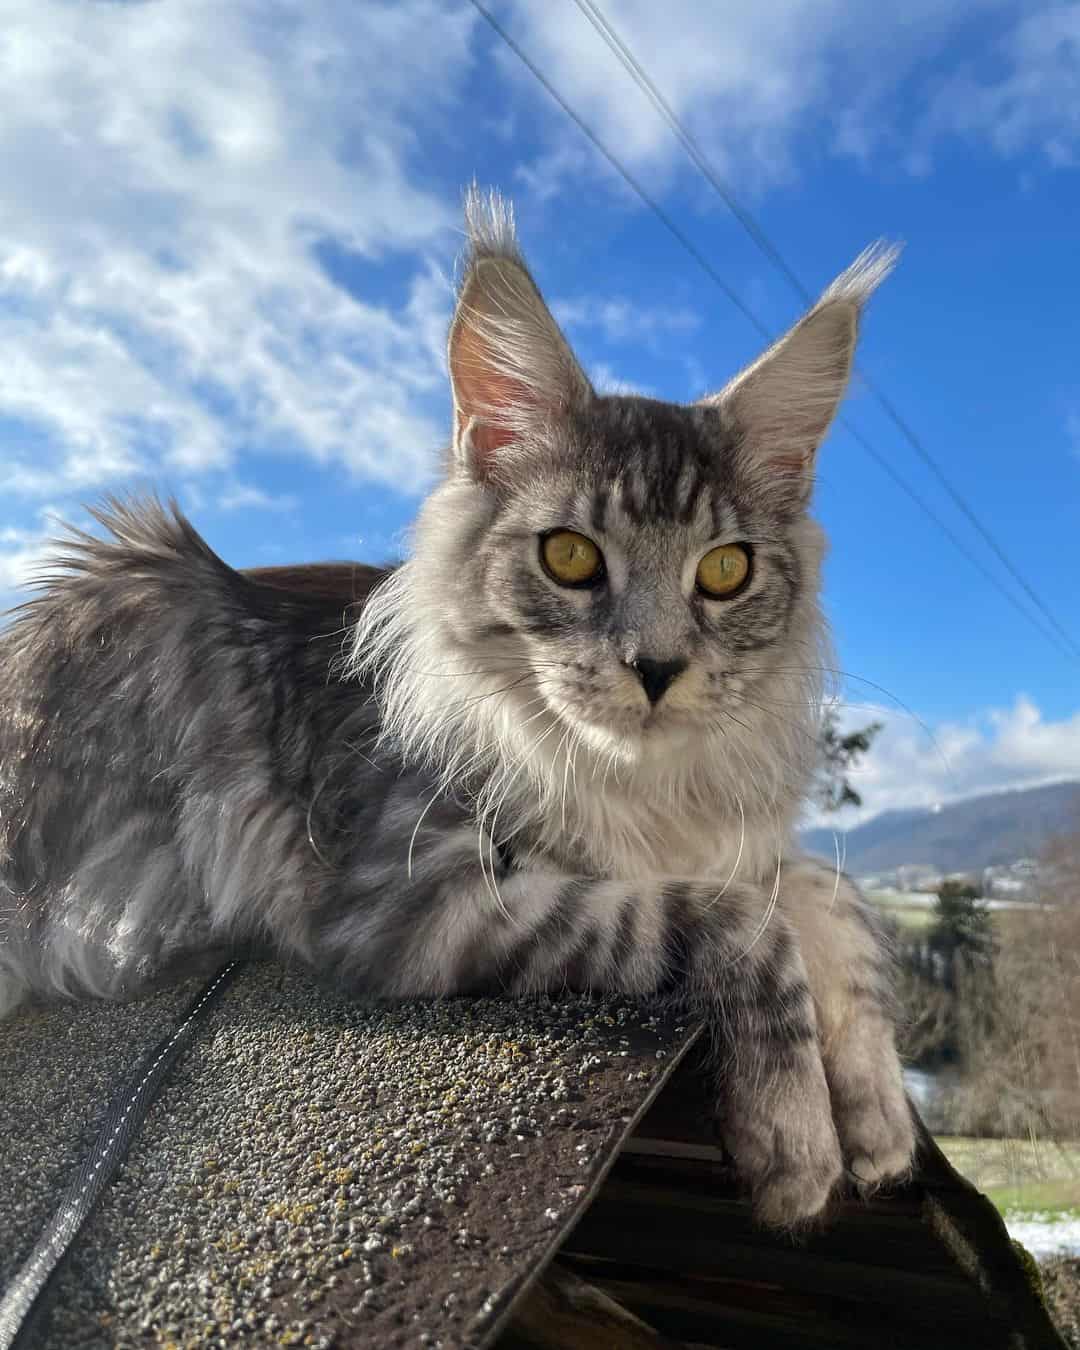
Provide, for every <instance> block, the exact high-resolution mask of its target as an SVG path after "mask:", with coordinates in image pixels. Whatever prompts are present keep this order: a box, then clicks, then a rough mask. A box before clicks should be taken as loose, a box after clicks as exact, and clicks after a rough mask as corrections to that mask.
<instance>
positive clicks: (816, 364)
mask: <svg viewBox="0 0 1080 1350" xmlns="http://www.w3.org/2000/svg"><path fill="white" fill-rule="evenodd" d="M899 252H900V250H899V248H896V247H892V246H889V245H884V244H880V243H879V244H875V245H873V246H872V247H870V248H868V249H866V250H865V251H864V252H863V253H861V254H860V255H859V257H858V258H856V259H855V261H854V263H852V265H851V266H850V267H849V268H848V269H847V271H846V272H843V273H842V274H841V275H840V276H839V277H837V279H836V280H835V281H834V282H833V283H832V285H831V286H830V287H829V288H828V289H827V290H826V291H825V293H824V294H823V295H822V297H821V299H820V300H819V301H818V302H817V304H816V305H815V306H814V307H813V309H811V310H810V311H809V313H808V314H806V315H804V317H803V318H802V319H800V320H799V322H798V323H797V324H796V325H795V327H794V328H792V329H791V330H790V331H789V332H787V333H785V335H784V336H783V337H782V338H780V340H779V341H778V342H775V343H774V344H773V345H772V346H771V347H770V348H769V349H768V351H766V352H765V353H764V354H763V355H762V356H760V357H758V359H757V360H756V361H755V362H754V363H753V364H752V365H750V366H748V367H747V368H746V369H745V370H744V371H742V372H741V374H739V375H737V376H736V377H735V378H734V379H733V380H732V381H731V382H730V384H728V385H727V386H726V387H725V388H724V389H722V390H721V391H720V392H719V393H718V394H713V395H710V397H709V398H707V399H705V400H703V402H706V403H711V404H714V405H720V406H721V407H723V408H724V409H725V411H726V412H727V413H728V414H729V415H730V417H731V420H732V422H733V423H734V426H735V429H736V432H737V434H738V436H739V442H740V446H741V450H742V459H743V462H744V464H745V466H746V467H747V468H748V469H749V471H750V472H751V474H752V476H753V477H755V478H757V479H758V480H759V481H761V482H762V483H763V484H768V485H769V486H771V487H772V488H773V489H774V491H777V492H779V493H780V494H781V495H782V496H783V498H784V499H785V500H786V501H787V502H788V503H789V504H791V505H805V503H806V501H807V500H808V498H809V496H810V489H811V487H812V485H813V472H814V455H815V452H816V451H817V448H818V446H819V445H820V444H821V442H822V441H823V440H824V439H825V433H826V432H827V431H828V430H829V426H830V424H831V423H832V420H833V418H834V417H835V416H836V411H837V409H838V408H839V406H840V401H841V399H842V398H843V396H844V390H845V388H846V387H847V382H848V376H849V375H850V374H851V366H852V361H853V359H854V356H855V344H856V340H857V337H858V330H859V316H860V314H861V312H862V307H863V305H864V304H865V303H866V301H867V300H868V299H869V297H870V295H871V294H872V293H873V292H874V290H875V289H876V288H877V287H878V286H879V285H880V284H881V282H882V281H884V279H885V278H886V277H887V276H888V274H889V272H890V271H891V270H892V268H893V266H894V264H895V262H896V259H897V257H898V256H899Z"/></svg>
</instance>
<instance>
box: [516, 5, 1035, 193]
mask: <svg viewBox="0 0 1080 1350" xmlns="http://www.w3.org/2000/svg"><path fill="white" fill-rule="evenodd" d="M1020 8H1021V6H1020V5H1019V3H1018V0H953V3H950V4H948V5H943V4H941V2H940V0H909V3H907V4H905V5H893V6H889V5H858V4H851V3H850V2H849V0H758V3H755V4H752V5H746V4H735V3H714V4H711V5H702V4H700V3H699V2H698V0H667V3H665V4H663V5H658V4H656V3H655V0H609V2H608V3H607V4H606V5H605V6H604V12H605V14H606V16H607V18H608V20H609V21H610V22H611V24H612V25H613V27H614V28H615V29H616V30H617V31H618V33H619V35H620V36H621V37H622V38H623V40H624V41H625V42H626V43H627V45H628V46H629V48H630V49H631V50H632V51H633V53H634V54H635V55H636V57H637V58H638V59H639V60H640V61H641V62H642V64H643V65H644V67H645V68H646V69H647V71H648V73H649V75H650V76H651V77H652V79H653V81H654V82H655V84H656V85H657V87H658V88H659V89H660V91H661V93H662V94H663V96H664V97H665V99H666V100H667V102H668V103H669V105H671V106H672V108H673V109H674V111H675V112H676V113H677V114H678V116H679V117H680V119H681V120H682V121H683V122H684V123H685V124H686V125H687V126H688V128H689V129H690V131H691V133H692V134H693V135H694V136H695V138H696V139H697V140H698V141H699V142H700V143H701V144H702V145H703V146H704V147H705V148H706V150H707V152H708V153H709V156H710V158H711V159H712V160H713V162H714V164H715V165H716V166H717V168H718V169H719V170H720V172H721V173H722V174H725V175H731V176H732V177H734V178H735V179H736V180H737V182H738V183H739V185H740V188H741V190H742V191H743V192H744V193H746V192H748V191H751V192H752V191H754V190H755V189H760V188H763V187H766V186H769V185H771V184H774V183H777V182H783V181H784V180H786V179H789V178H791V177H792V176H793V175H794V173H795V165H796V161H797V158H798V148H799V147H798V141H799V138H800V135H801V134H803V133H804V132H805V129H806V127H807V126H808V125H809V124H811V123H812V122H813V121H815V120H816V119H818V118H821V117H823V118H824V119H825V120H826V122H827V123H830V124H831V125H832V127H833V129H834V132H833V149H834V150H835V151H836V152H837V153H841V154H845V155H853V156H855V157H857V158H860V159H867V160H868V159H869V157H870V155H871V152H872V151H873V150H874V149H875V148H876V147H877V146H879V144H880V142H881V139H882V135H883V134H885V135H890V136H891V137H892V138H893V139H895V129H893V130H892V131H890V127H891V124H892V123H893V122H894V120H895V118H896V117H897V107H896V105H895V103H894V104H892V105H891V106H888V107H886V104H887V103H889V101H890V100H893V99H894V96H896V95H897V94H898V91H900V90H901V88H902V86H904V85H905V82H908V81H910V80H912V79H913V80H914V81H915V82H916V84H921V81H922V80H924V79H925V78H926V71H927V70H929V69H930V68H931V67H930V58H933V57H937V56H939V55H940V53H941V51H942V50H943V49H945V47H946V44H947V43H948V41H949V39H950V38H951V37H953V35H954V34H956V33H957V32H958V31H959V30H960V29H961V27H962V26H963V25H964V24H966V23H968V22H969V21H970V20H971V19H972V18H973V17H979V16H983V15H986V16H995V15H996V14H997V12H999V11H1009V10H1019V9H1020ZM513 29H514V35H515V37H516V38H517V39H518V40H520V42H521V44H522V46H523V48H524V49H525V50H526V51H527V52H528V53H529V55H530V56H531V57H532V59H533V60H535V61H536V63H537V65H538V66H539V67H540V69H541V70H543V71H544V72H545V73H546V74H548V75H549V76H550V77H551V78H552V80H553V82H554V83H555V85H556V86H557V88H558V89H559V91H560V93H562V94H563V95H564V97H566V98H567V100H568V101H569V102H570V103H571V104H572V106H573V107H574V108H575V110H576V111H578V112H579V113H580V114H581V115H582V116H583V117H584V119H585V120H586V121H587V122H588V123H589V124H590V125H591V126H592V127H593V129H594V130H595V131H596V132H597V134H598V135H599V136H600V137H601V138H602V139H603V140H604V141H605V142H606V143H607V144H608V145H610V146H611V147H612V148H613V149H615V150H616V151H617V152H618V154H619V155H620V157H621V158H622V159H623V160H624V161H626V162H627V163H629V164H630V166H631V167H644V166H647V167H649V168H650V169H652V170H654V171H655V172H659V173H664V172H667V171H670V169H671V167H672V166H673V165H675V164H683V163H686V161H685V159H684V157H683V155H682V152H681V151H680V150H679V149H678V147H677V144H676V142H675V140H674V138H673V137H672V135H671V133H670V131H669V130H668V128H667V126H666V124H665V123H664V121H663V119H662V118H661V116H660V115H659V114H658V113H657V112H656V110H655V109H654V108H653V106H652V105H651V103H650V102H649V101H648V99H647V98H646V97H645V96H644V95H643V94H642V92H641V91H640V90H639V89H638V88H637V86H636V85H635V84H634V83H633V81H632V80H631V78H630V76H629V75H628V74H627V73H626V71H624V70H623V68H622V66H621V65H620V64H619V63H618V60H617V59H616V57H615V56H614V55H613V54H612V52H611V51H610V50H609V49H608V47H607V46H606V45H605V44H604V42H603V40H602V39H601V38H600V37H599V36H598V35H597V33H596V32H594V30H593V29H592V28H591V27H590V26H589V25H588V23H587V22H586V21H585V19H584V17H582V16H581V15H580V14H578V13H577V12H568V11H567V10H566V9H564V8H563V7H562V6H559V5H550V4H536V3H533V0H516V3H515V5H514V22H513ZM498 59H499V60H500V64H501V66H502V68H503V69H504V70H505V71H506V73H507V75H508V76H509V77H510V78H514V79H516V80H518V81H520V82H521V83H522V85H523V86H526V87H528V86H529V85H530V84H531V81H532V77H531V76H530V75H529V74H527V72H525V71H524V70H523V69H522V68H521V66H520V65H519V64H518V63H517V62H516V60H515V59H514V58H513V57H512V56H510V54H509V53H505V52H500V53H499V58H498ZM532 88H533V90H534V96H535V97H536V98H537V99H538V100H539V101H541V102H544V100H545V98H546V96H545V95H543V94H542V93H540V92H539V90H538V89H536V87H535V86H534V85H533V86H532ZM918 96H919V95H917V97H918ZM551 117H552V118H553V122H552V126H553V128H557V131H556V133H555V136H554V138H553V139H554V142H555V143H554V145H553V146H552V147H551V148H550V149H548V150H547V151H545V152H544V154H543V155H541V156H540V157H539V158H538V160H537V162H536V163H535V164H534V165H533V166H532V168H531V172H532V173H533V174H534V176H535V178H534V180H530V181H533V185H534V186H536V187H538V188H539V189H541V190H542V191H543V192H544V193H545V194H547V195H551V194H553V193H554V192H555V191H556V190H557V185H558V182H559V180H560V179H565V178H566V177H570V176H575V177H576V176H578V175H580V174H581V173H582V172H583V171H585V170H586V166H587V171H588V172H589V173H595V171H596V166H597V163H598V161H597V159H596V157H595V156H594V155H591V154H589V155H583V151H582V149H581V137H580V133H578V132H577V130H576V129H574V128H572V127H570V126H569V124H568V123H567V122H566V119H565V117H564V116H563V114H561V113H559V112H557V111H556V110H554V109H553V108H552V111H551Z"/></svg>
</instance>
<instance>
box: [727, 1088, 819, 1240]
mask: <svg viewBox="0 0 1080 1350" xmlns="http://www.w3.org/2000/svg"><path fill="white" fill-rule="evenodd" d="M740 1097H741V1100H739V1101H738V1102H735V1103H733V1108H734V1109H733V1112H732V1115H731V1117H730V1118H729V1125H728V1128H727V1130H726V1131H725V1134H726V1141H727V1146H728V1149H729V1151H730V1153H731V1155H732V1157H733V1158H734V1160H735V1166H736V1168H737V1170H738V1172H739V1175H740V1177H741V1178H742V1180H743V1181H744V1182H746V1183H747V1184H748V1186H749V1188H750V1194H751V1199H752V1202H753V1208H754V1215H755V1217H756V1218H757V1219H758V1221H759V1222H760V1223H763V1224H766V1225H767V1226H769V1227H771V1228H787V1229H791V1228H798V1227H801V1226H803V1225H805V1224H806V1223H808V1222H809V1221H810V1220H812V1219H814V1218H816V1217H817V1216H818V1215H819V1214H820V1213H821V1212H822V1210H823V1209H824V1208H825V1206H826V1205H827V1204H828V1201H829V1197H830V1196H831V1195H832V1193H833V1191H834V1190H835V1188H836V1185H837V1183H838V1182H839V1180H840V1178H841V1176H842V1175H843V1163H842V1158H841V1151H840V1141H839V1139H838V1138H837V1133H836V1127H835V1125H834V1124H833V1117H832V1109H831V1105H830V1102H829V1092H828V1088H827V1087H826V1085H825V1076H824V1074H823V1073H822V1072H821V1070H820V1067H819V1068H818V1071H817V1073H816V1074H813V1075H810V1074H808V1075H806V1076H800V1077H799V1078H798V1079H797V1080H792V1081H787V1082H784V1083H782V1084H775V1085H773V1086H772V1087H771V1088H770V1089H767V1090H766V1091H764V1092H760V1093H755V1095H754V1097H753V1098H752V1099H748V1098H747V1096H746V1094H740Z"/></svg>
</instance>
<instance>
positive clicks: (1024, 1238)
mask: <svg viewBox="0 0 1080 1350" xmlns="http://www.w3.org/2000/svg"><path fill="white" fill-rule="evenodd" d="M1005 1227H1006V1228H1007V1229H1008V1230H1009V1236H1010V1237H1011V1238H1015V1239H1016V1241H1017V1242H1020V1243H1023V1245H1024V1246H1025V1247H1026V1248H1027V1250H1028V1251H1029V1252H1030V1253H1031V1255H1032V1256H1034V1257H1035V1259H1036V1260H1037V1261H1042V1260H1045V1259H1046V1258H1047V1257H1048V1256H1060V1255H1062V1254H1065V1255H1067V1256H1080V1219H1077V1218H1073V1217H1072V1216H1070V1217H1068V1218H1062V1217H1059V1216H1058V1215H1056V1214H1053V1213H1048V1214H1031V1213H1029V1212H1028V1211H1026V1210H1025V1211H1024V1212H1023V1217H1022V1218H1021V1217H1020V1215H1017V1216H1016V1217H1015V1218H1013V1216H1012V1215H1010V1214H1006V1215H1005Z"/></svg>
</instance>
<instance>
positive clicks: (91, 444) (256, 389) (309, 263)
mask: <svg viewBox="0 0 1080 1350" xmlns="http://www.w3.org/2000/svg"><path fill="white" fill-rule="evenodd" d="M2 8H3V31H2V35H0V82H2V83H3V87H4V89H5V90H6V91H7V98H6V100H5V114H4V118H3V120H2V123H0V182H2V183H4V184H6V187H4V188H3V189H2V191H0V301H2V304H0V341H2V342H3V345H4V350H5V360H4V362H3V363H2V365H0V415H2V416H4V417H6V418H7V419H8V420H9V422H10V429H11V434H10V435H7V436H6V437H5V444H6V446H7V451H6V453H5V457H4V464H3V468H2V470H0V494H3V495H5V496H9V497H10V496H22V497H27V498H33V497H39V498H40V497H41V496H44V495H51V494H56V493H65V492H69V491H73V490H83V489H87V488H94V487H98V486H100V485H102V484H104V483H108V482H111V481H114V480H124V481H131V479H132V478H133V477H134V476H136V475H138V474H139V473H140V472H143V473H155V472H160V471H161V470H162V469H165V470H175V471H177V472H179V473H186V474H198V473H202V472H205V471H208V470H223V469H227V468H228V467H229V466H230V465H231V464H233V463H234V462H235V461H236V459H237V457H238V456H239V455H241V453H242V450H243V447H244V446H245V445H249V444H251V443H253V442H257V443H258V444H260V445H261V446H264V447H266V448H267V449H269V450H274V449H283V448H284V449H288V450H289V451H291V452H300V453H306V454H308V455H311V456H313V457H315V458H317V459H318V460H320V461H323V462H330V461H337V462H340V463H342V464H344V465H345V466H347V467H348V468H349V469H350V470H352V471H354V472H356V473H357V474H360V475H363V476H365V477H368V478H373V479H381V480H383V481H392V482H394V483H395V484H396V485H398V486H409V485H410V484H412V483H415V482H417V481H419V479H420V478H421V477H422V475H423V473H424V471H425V469H426V463H427V461H426V455H427V453H428V451H429V450H430V449H431V448H432V447H433V446H435V445H436V444H437V443H438V440H439V438H440V435H441V423H440V421H439V420H437V418H436V417H435V416H434V415H433V408H434V406H435V403H434V401H436V400H438V399H440V398H441V395H442V374H441V369H440V358H439V356H438V355H437V353H436V351H435V350H433V347H432V342H431V334H432V332H433V331H434V330H435V329H437V328H439V327H440V326H441V325H442V324H443V323H444V321H445V316H446V313H447V311H448V307H449V303H450V296H449V291H448V287H447V286H445V285H440V284H439V278H438V275H437V274H436V273H433V272H432V270H431V266H430V264H429V263H428V262H426V261H425V255H426V254H427V253H428V251H429V250H431V249H432V248H433V247H435V246H436V245H440V246H442V247H445V245H446V242H447V240H450V241H451V242H452V236H451V235H450V234H449V231H450V229H451V227H453V226H455V225H456V219H455V216H454V212H453V204H452V203H449V204H448V203H446V202H444V201H443V200H442V199H441V198H439V197H438V196H435V195H433V194H432V193H431V192H430V191H428V190H426V189H425V188H424V187H422V186H420V185H419V184H418V181H417V177H416V175H414V174H413V173H412V172H411V164H410V159H411V155H412V153H413V140H414V137H415V134H416V131H417V129H418V128H419V127H420V126H422V125H423V124H424V122H425V119H433V120H437V119H438V118H439V117H440V116H442V115H443V114H444V111H445V108H446V107H447V106H448V104H449V103H450V102H451V101H452V100H453V98H454V97H455V94H456V92H457V89H458V87H459V81H460V80H461V79H462V78H463V77H464V75H465V73H467V71H468V69H469V65H470V52H469V36H470V31H471V25H472V22H473V20H472V18H470V16H469V15H468V14H466V13H465V12H464V11H463V10H462V9H460V8H451V7H447V6H445V5H442V4H439V3H436V0H401V2H395V3H389V2H388V3H383V4H380V3H367V4H364V5H355V6H353V5H348V6H342V5H340V4H336V3H333V0H305V3H299V0H295V2H292V0H278V2H277V3H273V4H263V3H257V2H256V0H238V2H237V3H234V4H230V5H226V6H221V5H218V4H216V3H213V0H158V3H155V4H139V5H135V4H124V5H113V4H67V3H63V2H62V0H8V2H7V3H6V4H4V5H3V6H2ZM419 89H422V90H424V97H423V99H422V100H418V99H417V98H416V91H417V90H419ZM327 240H334V241H336V242H337V243H338V244H339V245H340V247H341V248H342V249H344V250H347V251H349V252H350V253H351V254H352V255H353V256H355V257H356V258H358V259H361V260H368V261H369V262H370V261H371V260H378V259H381V258H383V257H385V256H387V255H391V254H397V255H400V256H403V257H404V258H405V259H406V260H407V261H410V260H411V262H410V265H411V267H412V282H411V284H410V285H408V286H407V288H406V293H405V296H404V299H398V300H397V302H396V303H389V302H387V303H382V304H380V303H377V302H374V301H366V300H362V299H359V298H357V296H356V295H355V294H352V293H350V292H349V291H348V290H347V289H346V288H343V287H342V286H341V285H339V284H337V281H336V279H335V278H333V277H332V276H331V275H329V274H328V272H327V271H326V269H325V268H324V267H323V265H322V263H321V262H320V258H319V253H318V246H319V244H320V243H322V242H324V241H327Z"/></svg>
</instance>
